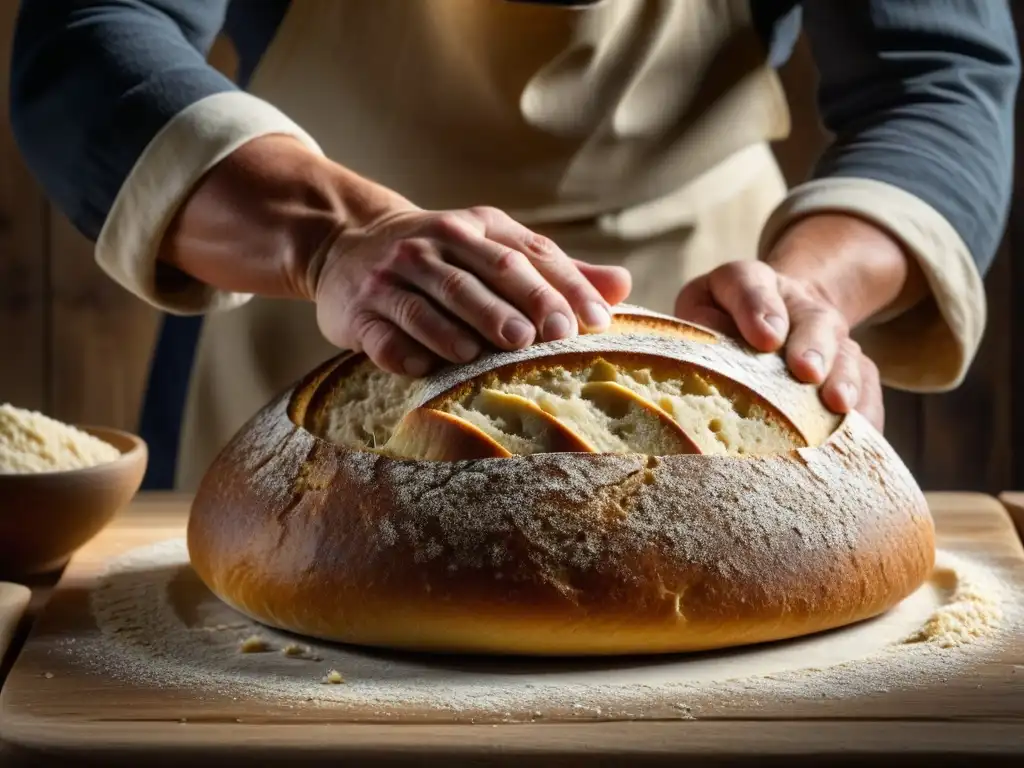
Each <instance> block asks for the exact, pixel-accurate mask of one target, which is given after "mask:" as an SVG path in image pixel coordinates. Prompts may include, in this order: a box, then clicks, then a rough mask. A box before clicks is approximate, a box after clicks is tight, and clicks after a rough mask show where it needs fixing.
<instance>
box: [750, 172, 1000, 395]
mask: <svg viewBox="0 0 1024 768" xmlns="http://www.w3.org/2000/svg"><path fill="white" fill-rule="evenodd" d="M823 212H833V213H835V212H839V213H843V212H845V213H850V214H854V215H857V216H859V217H861V218H863V219H866V220H867V221H870V222H872V223H874V224H875V225H877V226H879V227H881V228H883V229H885V230H886V231H887V232H888V233H889V234H890V235H892V236H893V237H895V238H896V239H897V240H899V241H900V242H901V243H902V244H903V246H904V248H905V249H906V250H907V252H908V253H909V254H911V255H912V256H913V257H914V258H916V259H917V262H918V263H919V264H920V265H921V269H922V270H923V271H924V274H925V276H926V277H927V280H928V285H929V286H930V288H931V295H930V296H928V297H926V298H925V299H924V300H922V301H921V302H920V303H918V304H916V305H914V306H912V307H909V308H901V307H893V308H891V309H890V310H888V311H886V312H885V313H884V314H883V315H880V316H878V317H875V318H873V319H872V320H871V321H870V322H868V323H865V324H864V325H863V326H861V327H860V328H858V329H857V330H856V332H855V333H854V338H855V339H856V340H857V341H858V342H859V343H860V345H861V347H862V348H863V350H864V352H865V354H867V355H868V356H869V357H870V358H871V359H872V360H874V362H875V364H876V365H877V366H878V368H879V371H880V373H881V378H882V383H883V384H886V385H888V386H891V387H895V388H898V389H903V390H908V391H913V392H943V391H947V390H950V389H953V388H955V387H957V386H958V385H959V384H960V383H961V382H962V381H963V379H964V377H965V375H966V374H967V371H968V369H969V368H970V365H971V362H972V360H973V359H974V355H975V353H976V352H977V350H978V345H979V344H980V343H981V337H982V334H983V332H984V330H985V312H986V305H985V291H984V287H983V285H982V280H981V276H980V275H979V273H978V269H977V267H976V266H975V264H974V260H973V259H972V258H971V254H970V252H969V250H968V248H967V246H966V244H965V243H964V241H963V240H962V239H961V237H960V235H959V234H958V233H957V232H956V230H955V229H953V226H952V225H951V224H950V223H949V222H948V221H947V220H946V218H945V217H943V216H942V215H941V214H940V213H939V212H938V211H936V210H935V209H934V208H932V207H931V206H930V205H928V204H927V203H925V202H924V201H922V200H921V199H920V198H918V197H916V196H914V195H911V194H910V193H908V192H906V191H904V190H902V189H900V188H898V187H895V186H892V185H891V184H886V183H883V182H879V181H873V180H869V179H853V178H837V179H820V180H816V181H811V182H808V183H806V184H802V185H800V186H798V187H795V188H794V189H793V190H792V191H791V192H790V194H789V195H788V196H787V197H786V199H785V200H784V201H783V202H782V203H781V204H780V205H779V207H778V208H777V209H776V210H775V212H774V213H773V214H772V215H771V217H770V218H769V220H768V222H767V224H766V225H765V228H764V231H763V233H762V236H761V242H760V247H759V252H760V256H761V258H764V257H765V256H766V255H767V254H768V252H769V251H770V250H771V248H772V247H773V246H774V245H775V243H776V242H777V240H778V239H779V237H780V235H781V234H782V231H783V230H784V229H785V228H786V227H787V226H788V225H789V224H791V223H793V222H794V221H795V220H797V219H799V218H803V217H805V216H807V215H808V214H812V213H823Z"/></svg>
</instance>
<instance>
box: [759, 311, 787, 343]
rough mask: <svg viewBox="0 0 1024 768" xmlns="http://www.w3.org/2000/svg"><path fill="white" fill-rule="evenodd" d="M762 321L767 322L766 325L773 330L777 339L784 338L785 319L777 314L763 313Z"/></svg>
mask: <svg viewBox="0 0 1024 768" xmlns="http://www.w3.org/2000/svg"><path fill="white" fill-rule="evenodd" d="M764 321H765V322H766V323H767V324H768V327H769V328H771V329H772V330H773V331H775V335H776V336H778V337H779V339H785V338H786V321H785V320H784V319H783V318H781V317H779V316H778V315H765V316H764Z"/></svg>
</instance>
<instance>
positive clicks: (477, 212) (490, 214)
mask: <svg viewBox="0 0 1024 768" xmlns="http://www.w3.org/2000/svg"><path fill="white" fill-rule="evenodd" d="M466 212H467V213H468V214H470V215H471V216H473V217H474V218H477V219H480V221H482V222H484V223H485V224H493V223H494V222H496V221H498V219H500V218H501V216H502V213H501V211H499V210H498V209H497V208H495V207H493V206H490V205H474V206H473V207H472V208H469V209H468V210H467V211H466Z"/></svg>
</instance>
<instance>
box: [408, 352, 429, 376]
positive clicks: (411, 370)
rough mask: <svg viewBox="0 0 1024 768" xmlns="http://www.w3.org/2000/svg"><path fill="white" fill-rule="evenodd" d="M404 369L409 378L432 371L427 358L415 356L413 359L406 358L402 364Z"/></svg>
mask: <svg viewBox="0 0 1024 768" xmlns="http://www.w3.org/2000/svg"><path fill="white" fill-rule="evenodd" d="M402 368H403V369H404V370H405V372H406V373H407V374H408V375H409V376H422V375H423V374H425V373H426V372H427V371H428V370H430V361H428V360H427V359H426V358H425V357H420V356H419V355H413V356H412V357H407V358H405V360H404V361H403V362H402Z"/></svg>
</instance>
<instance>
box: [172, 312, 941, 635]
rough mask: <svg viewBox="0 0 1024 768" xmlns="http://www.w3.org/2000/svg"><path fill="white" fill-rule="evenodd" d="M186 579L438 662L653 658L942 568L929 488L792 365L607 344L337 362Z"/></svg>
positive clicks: (213, 510)
mask: <svg viewBox="0 0 1024 768" xmlns="http://www.w3.org/2000/svg"><path fill="white" fill-rule="evenodd" d="M188 546H189V553H190V557H191V560H192V564H193V567H194V568H195V570H196V572H197V574H198V575H199V576H200V578H201V579H202V580H203V581H204V582H205V583H206V584H207V586H208V587H209V588H210V589H211V590H212V591H213V592H214V593H215V594H216V595H218V596H219V597H220V598H221V599H222V600H224V601H225V602H226V603H228V604H229V605H231V606H233V607H235V608H236V609H238V610H240V611H242V612H243V613H246V614H247V615H249V616H251V617H253V618H255V619H258V620H259V621H261V622H263V623H264V624H267V625H270V626H273V627H277V628H280V629H284V630H287V631H291V632H296V633H299V634H304V635H308V636H311V637H316V638H320V639H325V640H336V641H342V642H346V643H353V644H363V645H374V646H386V647H396V648H404V649H411V650H429V651H437V652H469V653H497V654H508V653H515V654H528V655H613V654H642V653H647V654H652V653H673V652H684V651H699V650H710V649H716V648H725V647H730V646H736V645H743V644H751V643H761V642H768V641H772V640H781V639H785V638H792V637H796V636H799V635H805V634H809V633H814V632H820V631H823V630H826V629H831V628H835V627H840V626H844V625H847V624H850V623H855V622H858V621H861V620H864V619H867V618H871V617H874V616H878V615H879V614H880V613H884V612H885V611H887V610H889V609H891V608H892V607H894V606H895V605H897V604H898V603H899V602H900V601H901V600H903V599H904V598H906V597H907V596H908V595H910V594H912V593H913V592H914V590H915V589H917V588H918V587H919V586H920V585H921V584H922V582H923V581H924V580H925V579H926V578H927V576H928V574H929V572H930V570H931V567H932V565H933V563H934V558H935V544H934V525H933V522H932V519H931V516H930V514H929V512H928V509H927V506H926V504H925V501H924V497H923V495H922V494H921V491H920V489H919V488H918V486H917V484H916V483H915V482H914V479H913V477H912V476H911V474H910V473H909V471H908V470H907V468H906V466H905V465H904V464H903V463H902V462H901V461H900V459H899V457H898V456H897V455H896V453H895V452H894V451H893V450H892V447H891V446H890V445H889V444H888V443H887V442H886V441H885V439H884V438H883V436H882V435H880V434H879V433H878V432H877V431H876V430H874V429H873V428H872V427H871V425H870V424H868V422H867V421H866V420H865V419H864V418H863V417H861V416H859V415H858V414H856V413H853V414H850V415H848V416H846V417H844V418H839V417H838V416H836V415H835V414H832V413H830V412H829V411H828V410H827V409H826V408H825V407H824V405H823V404H822V402H821V398H820V396H819V394H818V391H817V389H816V388H815V387H813V386H810V385H807V384H803V383H801V382H799V381H797V380H796V379H795V378H793V377H792V375H791V374H790V373H789V371H788V369H787V367H786V365H785V361H784V360H783V359H782V357H781V356H779V355H763V354H756V353H754V352H752V351H751V350H749V349H747V348H745V347H742V346H740V345H739V344H737V343H736V342H734V341H732V340H730V339H728V338H726V337H722V336H718V335H715V334H711V333H710V332H708V331H707V330H705V329H701V328H697V327H695V326H691V325H689V324H687V323H683V322H681V321H678V320H674V319H672V318H666V317H661V316H656V315H653V314H651V313H646V312H638V311H635V310H633V309H631V308H622V307H620V308H618V309H617V316H616V318H615V322H614V325H613V331H612V332H611V333H602V334H588V335H584V336H580V337H577V338H573V339H565V340H561V341H557V342H549V343H543V344H535V345H533V346H531V347H528V348H526V349H523V350H518V351H515V352H501V353H494V354H489V355H486V356H484V357H482V358H480V359H478V360H476V361H474V362H472V363H470V364H468V365H464V366H452V367H450V368H447V369H445V370H443V371H441V372H440V373H439V374H437V375H435V376H432V377H428V378H426V379H423V380H413V379H407V378H404V377H396V376H391V375H388V374H386V373H384V372H382V371H379V370H378V369H376V368H375V367H374V366H373V365H372V363H370V361H369V360H368V359H367V358H366V357H365V356H364V355H360V354H345V355H340V356H339V357H337V358H335V359H334V360H331V361H328V362H327V363H325V364H324V365H323V366H321V367H320V368H318V369H317V370H315V371H313V372H311V373H310V374H309V375H308V376H306V377H305V378H304V379H303V380H302V381H300V382H299V383H298V384H297V385H296V386H295V387H294V388H293V389H291V390H290V391H288V392H286V393H283V394H282V395H281V396H280V397H278V398H277V399H275V401H273V402H272V403H270V404H268V405H267V406H266V407H265V408H264V409H262V410H261V411H260V412H259V413H258V414H257V415H256V416H255V417H254V418H253V419H252V420H251V421H250V422H249V423H248V424H247V425H246V426H245V427H244V428H243V429H242V430H241V431H240V432H239V433H238V434H237V435H236V436H235V437H234V439H233V440H232V441H231V442H230V443H229V445H228V446H226V447H225V449H224V450H223V451H222V453H221V454H220V455H219V456H218V457H217V459H216V460H215V461H214V463H213V465H212V466H211V468H210V470H209V471H208V473H207V475H206V477H205V478H204V480H203V482H202V483H201V485H200V487H199V490H198V493H197V495H196V498H195V502H194V504H193V507H192V514H191V516H190V520H189V532H188Z"/></svg>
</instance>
